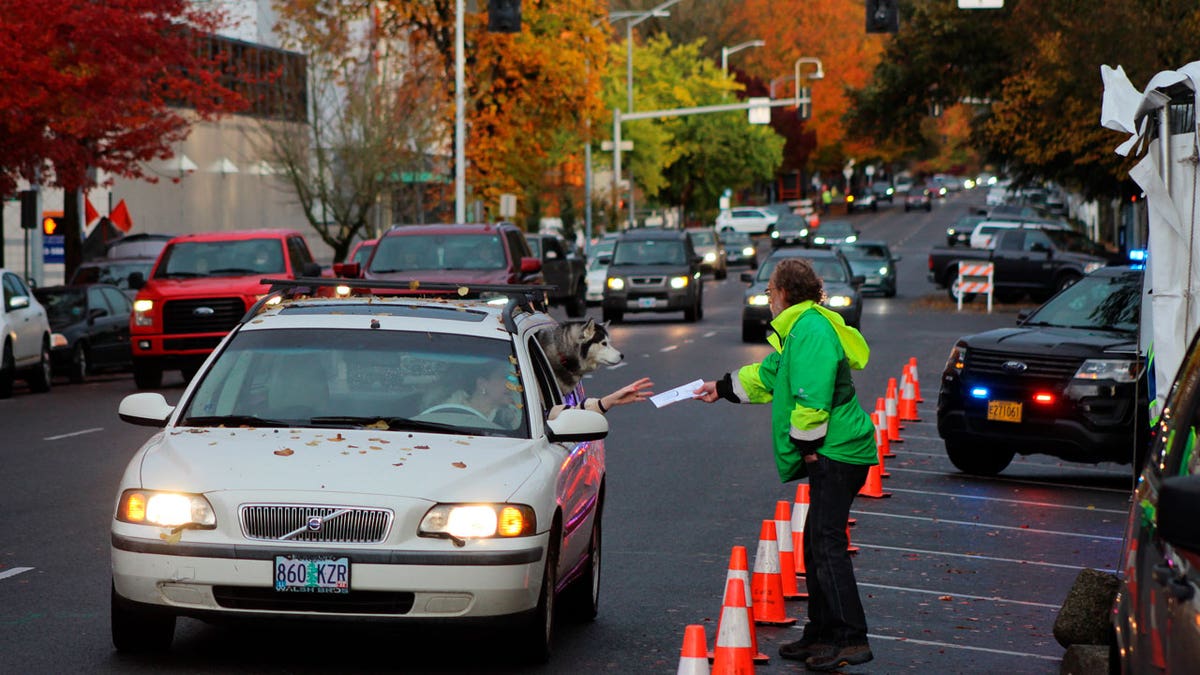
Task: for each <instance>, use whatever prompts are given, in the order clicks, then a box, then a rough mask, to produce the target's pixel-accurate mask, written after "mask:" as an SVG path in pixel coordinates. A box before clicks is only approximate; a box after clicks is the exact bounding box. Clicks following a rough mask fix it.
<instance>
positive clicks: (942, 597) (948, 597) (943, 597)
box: [938, 595, 954, 602]
mask: <svg viewBox="0 0 1200 675" xmlns="http://www.w3.org/2000/svg"><path fill="white" fill-rule="evenodd" d="M953 599H954V596H952V595H939V596H938V600H941V601H942V602H950V601H951V600H953Z"/></svg>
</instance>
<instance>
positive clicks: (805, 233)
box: [800, 228, 808, 237]
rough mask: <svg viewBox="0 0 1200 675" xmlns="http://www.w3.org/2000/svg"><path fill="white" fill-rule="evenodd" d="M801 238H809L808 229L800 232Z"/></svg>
mask: <svg viewBox="0 0 1200 675" xmlns="http://www.w3.org/2000/svg"><path fill="white" fill-rule="evenodd" d="M800 236H801V237H807V236H808V229H807V228H805V229H803V230H800Z"/></svg>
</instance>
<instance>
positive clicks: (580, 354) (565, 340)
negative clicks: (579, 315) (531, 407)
mask: <svg viewBox="0 0 1200 675" xmlns="http://www.w3.org/2000/svg"><path fill="white" fill-rule="evenodd" d="M537 338H538V342H539V343H541V345H542V351H544V352H546V358H548V359H550V367H551V368H552V369H553V370H554V377H555V379H557V380H558V388H559V390H561V391H562V392H563V393H564V394H566V393H568V392H570V391H572V390H574V389H575V386H576V385H577V384H579V381H580V380H582V379H583V376H584V375H587V374H588V373H590V372H592V371H593V370H596V369H597V368H599V367H600V366H614V365H616V364H618V363H620V362H621V359H622V358H624V355H623V354H621V352H620V351H618V350H617V348H616V347H614V346H613V345H612V342H611V341H610V340H609V337H608V328H607V325H606V324H603V323H596V322H595V321H594V320H593V319H588V320H587V321H571V322H567V323H560V324H558V325H557V326H555V327H553V328H547V329H546V330H543V331H540V332H538V333H537Z"/></svg>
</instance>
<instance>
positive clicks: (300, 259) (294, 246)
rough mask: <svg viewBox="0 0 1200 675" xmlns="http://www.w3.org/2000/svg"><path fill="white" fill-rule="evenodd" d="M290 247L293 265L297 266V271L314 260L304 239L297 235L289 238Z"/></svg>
mask: <svg viewBox="0 0 1200 675" xmlns="http://www.w3.org/2000/svg"><path fill="white" fill-rule="evenodd" d="M288 248H289V249H291V256H292V266H293V267H295V268H296V270H297V271H299V268H300V267H302V266H304V264H305V263H310V262H312V260H313V258H312V255H311V254H310V253H309V252H308V246H307V245H305V243H304V240H302V239H299V238H297V237H291V238H289V239H288Z"/></svg>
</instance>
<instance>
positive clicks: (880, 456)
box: [875, 427, 895, 478]
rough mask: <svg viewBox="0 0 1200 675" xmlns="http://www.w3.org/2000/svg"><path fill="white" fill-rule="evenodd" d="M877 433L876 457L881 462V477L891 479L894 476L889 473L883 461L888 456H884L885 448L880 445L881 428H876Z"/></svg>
mask: <svg viewBox="0 0 1200 675" xmlns="http://www.w3.org/2000/svg"><path fill="white" fill-rule="evenodd" d="M875 431H876V434H877V437H876V439H875V457H876V458H877V459H878V460H879V477H880V478H891V477H892V474H890V473H888V471H887V467H886V466H885V465H884V463H883V460H884V458H886V457H887V455H885V454H883V446H882V445H880V444H879V439H878V432H879V427H875ZM885 437H886V434H885ZM892 456H893V457H895V455H892Z"/></svg>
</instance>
